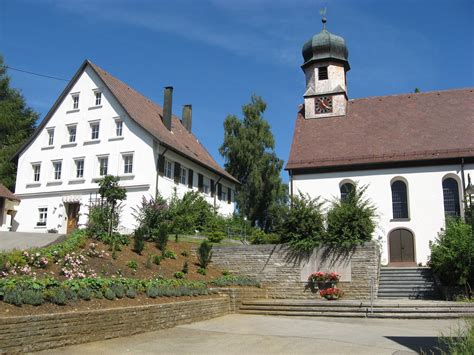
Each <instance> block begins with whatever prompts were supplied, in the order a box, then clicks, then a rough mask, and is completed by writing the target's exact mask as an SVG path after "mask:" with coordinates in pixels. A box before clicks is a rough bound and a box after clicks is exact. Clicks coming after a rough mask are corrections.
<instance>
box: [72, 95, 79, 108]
mask: <svg viewBox="0 0 474 355" xmlns="http://www.w3.org/2000/svg"><path fill="white" fill-rule="evenodd" d="M72 109H73V110H78V109H79V94H73V95H72Z"/></svg>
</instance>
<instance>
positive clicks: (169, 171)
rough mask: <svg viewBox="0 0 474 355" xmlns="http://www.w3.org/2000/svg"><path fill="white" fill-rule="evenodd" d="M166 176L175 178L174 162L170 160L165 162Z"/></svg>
mask: <svg viewBox="0 0 474 355" xmlns="http://www.w3.org/2000/svg"><path fill="white" fill-rule="evenodd" d="M165 176H166V177H167V178H170V179H172V178H173V164H172V163H171V162H170V161H169V160H167V161H166V162H165Z"/></svg>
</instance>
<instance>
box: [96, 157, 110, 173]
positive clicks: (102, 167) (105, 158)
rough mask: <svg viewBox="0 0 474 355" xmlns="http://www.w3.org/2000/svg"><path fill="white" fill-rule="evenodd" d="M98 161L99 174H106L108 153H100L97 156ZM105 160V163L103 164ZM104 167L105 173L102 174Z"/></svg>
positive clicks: (107, 170)
mask: <svg viewBox="0 0 474 355" xmlns="http://www.w3.org/2000/svg"><path fill="white" fill-rule="evenodd" d="M97 159H98V163H99V176H101V177H102V176H106V175H108V173H109V156H108V155H102V156H99V157H97ZM103 162H105V164H103ZM104 168H105V174H104V170H103V169H104Z"/></svg>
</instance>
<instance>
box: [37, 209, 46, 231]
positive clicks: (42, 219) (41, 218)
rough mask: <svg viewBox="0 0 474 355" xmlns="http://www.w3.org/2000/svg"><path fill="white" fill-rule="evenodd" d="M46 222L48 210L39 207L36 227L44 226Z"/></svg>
mask: <svg viewBox="0 0 474 355" xmlns="http://www.w3.org/2000/svg"><path fill="white" fill-rule="evenodd" d="M47 220H48V208H47V207H40V208H38V222H36V225H37V226H46V221H47Z"/></svg>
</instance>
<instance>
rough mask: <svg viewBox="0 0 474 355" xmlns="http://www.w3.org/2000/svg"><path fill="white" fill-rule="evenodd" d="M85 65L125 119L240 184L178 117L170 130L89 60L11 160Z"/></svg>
mask: <svg viewBox="0 0 474 355" xmlns="http://www.w3.org/2000/svg"><path fill="white" fill-rule="evenodd" d="M88 65H89V66H90V67H91V68H92V69H93V70H94V72H95V73H96V74H97V75H98V76H99V77H100V79H102V81H103V82H104V84H105V85H106V87H107V88H108V89H109V90H110V92H111V93H112V94H113V95H114V97H115V98H116V99H117V101H118V102H119V104H120V105H121V106H122V107H123V109H124V110H125V112H126V113H127V114H128V116H129V117H130V118H131V119H132V120H133V121H135V122H136V123H137V124H138V125H139V126H141V127H142V128H143V129H144V130H146V131H147V132H148V133H150V134H151V135H152V136H153V137H155V138H156V139H157V140H158V141H159V142H160V144H161V145H163V146H165V147H167V148H168V149H170V150H173V151H175V152H176V153H178V154H180V155H182V156H184V157H186V158H187V159H189V160H191V161H193V162H195V163H196V164H198V165H200V166H203V167H205V168H207V169H209V170H211V171H213V172H214V173H216V174H218V175H220V176H222V177H224V178H227V179H228V180H230V181H232V182H235V183H239V181H238V180H237V179H236V178H234V177H233V176H232V175H230V174H229V173H228V172H227V171H225V170H224V169H223V168H222V167H221V166H220V165H219V164H217V162H216V161H215V160H214V159H213V158H212V156H211V155H210V154H209V152H208V151H207V150H206V148H205V147H204V146H203V145H202V144H201V143H200V142H199V141H198V140H197V138H196V137H195V136H194V134H193V133H190V132H188V131H187V130H186V128H185V127H184V126H183V124H182V122H181V120H180V119H179V118H178V117H176V116H174V115H173V116H172V123H171V131H169V130H168V129H167V128H166V127H165V125H164V123H163V121H162V117H163V108H162V107H161V106H160V105H158V104H156V103H154V102H153V101H151V100H150V99H149V98H147V97H145V96H143V95H142V94H140V93H139V92H138V91H136V90H134V89H133V88H131V87H129V86H128V85H127V84H125V83H124V82H122V81H121V80H119V79H117V78H115V77H114V76H112V75H110V74H109V73H108V72H106V71H105V70H103V69H102V68H100V67H99V66H97V65H95V64H94V63H92V62H91V61H89V60H86V61H84V63H83V64H82V65H81V67H80V68H79V69H78V71H77V72H76V74H75V75H74V77H73V78H72V79H71V81H70V82H69V84H68V85H67V86H66V88H65V89H64V91H63V92H62V93H61V96H60V97H59V98H58V99H57V100H56V102H55V103H54V105H53V107H52V108H51V109H50V111H49V112H48V113H47V115H46V116H45V118H44V119H43V121H42V122H41V124H40V125H39V126H38V127H37V129H36V130H35V132H34V133H33V135H32V136H31V137H30V138H29V140H28V141H27V142H26V143H25V144H24V145H23V146H22V147H21V148H20V150H19V151H18V152H17V153H16V154H15V156H14V158H16V157H18V156H19V154H20V153H21V152H22V151H23V150H24V149H26V147H27V146H28V145H29V144H30V143H31V142H32V141H33V139H34V138H35V137H36V136H37V135H38V134H39V133H40V132H41V130H42V129H43V128H44V126H45V125H46V123H47V122H48V121H49V118H50V117H51V116H52V115H53V114H54V112H55V111H56V109H57V107H59V105H60V103H61V102H62V100H63V99H64V97H65V96H66V95H67V94H68V93H69V91H70V90H71V88H72V86H73V84H74V83H75V81H76V80H77V79H78V78H79V76H80V74H81V73H82V72H83V71H84V70H85V68H86V66H88Z"/></svg>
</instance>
